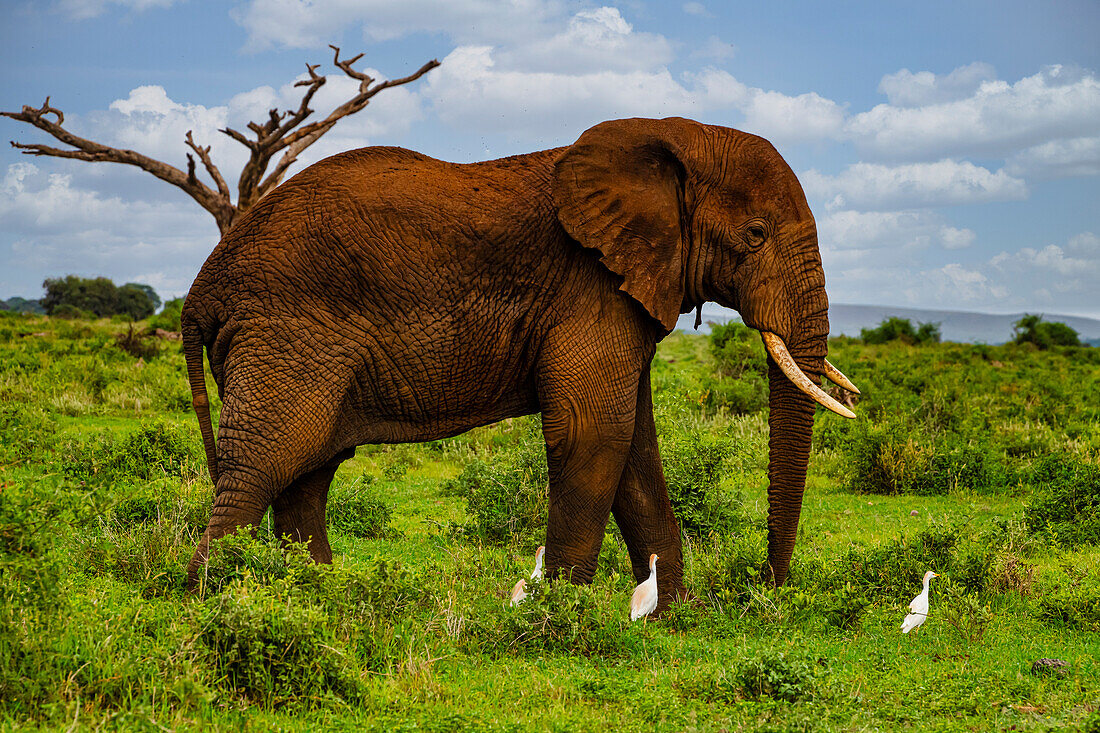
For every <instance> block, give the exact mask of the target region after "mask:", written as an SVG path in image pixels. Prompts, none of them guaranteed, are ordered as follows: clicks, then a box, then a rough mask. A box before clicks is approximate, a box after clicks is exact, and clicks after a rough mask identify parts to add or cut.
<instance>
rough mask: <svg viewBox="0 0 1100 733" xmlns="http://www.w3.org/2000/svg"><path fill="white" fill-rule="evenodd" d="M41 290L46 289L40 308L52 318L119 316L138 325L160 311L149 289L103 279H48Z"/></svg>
mask: <svg viewBox="0 0 1100 733" xmlns="http://www.w3.org/2000/svg"><path fill="white" fill-rule="evenodd" d="M42 287H43V288H45V289H46V294H45V296H43V297H42V307H43V308H45V309H46V314H47V315H51V316H70V317H72V316H80V315H84V314H91V315H93V316H96V317H99V318H102V317H104V316H119V315H121V316H127V317H128V318H131V319H133V320H135V321H138V320H141V319H143V318H148V317H149V316H151V315H153V314H154V313H156V311H157V308H159V307H160V296H158V295H157V291H155V290H153V288H152V287H151V286H149V285H142V284H140V283H126V284H125V285H115V284H114V283H113V282H111V279H110V278H106V277H95V278H87V277H78V276H76V275H66V276H65V277H59V278H52V277H51V278H46V280H45V281H44V282H43V283H42Z"/></svg>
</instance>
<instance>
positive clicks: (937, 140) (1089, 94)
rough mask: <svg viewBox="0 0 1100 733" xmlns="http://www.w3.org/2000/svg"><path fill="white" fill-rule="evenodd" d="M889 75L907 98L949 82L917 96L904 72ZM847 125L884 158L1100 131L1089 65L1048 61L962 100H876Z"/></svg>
mask: <svg viewBox="0 0 1100 733" xmlns="http://www.w3.org/2000/svg"><path fill="white" fill-rule="evenodd" d="M967 68H969V67H967ZM957 71H958V70H957ZM895 76H896V75H895ZM916 76H919V75H915V76H914V75H910V77H913V78H915V77H916ZM963 76H965V75H963ZM971 76H973V75H971ZM887 78H888V79H890V81H889V82H887V83H886V87H887V90H888V91H889V93H891V94H892V95H893V96H895V97H900V98H903V99H904V100H905V101H906V103H910V102H914V101H919V100H930V99H934V98H935V97H936V96H937V94H947V93H948V91H949V90H947V87H948V86H950V85H947V84H946V82H945V83H944V84H937V83H932V84H931V86H930V91H929V93H928V94H924V95H922V94H920V93H918V92H917V89H918V88H919V85H917V84H914V83H911V82H912V79H911V78H909V77H905V78H894V77H887ZM884 81H885V80H884ZM958 88H961V87H960V86H958V85H956V88H955V91H957V90H958ZM948 96H950V95H948ZM846 129H847V132H848V134H849V135H850V136H851V138H852V139H853V141H854V142H855V143H856V145H857V147H858V148H859V149H860V150H861V151H863V152H864V153H865V154H871V155H876V156H882V157H884V158H891V159H910V160H918V159H929V158H941V157H945V156H957V155H967V156H994V157H1003V156H1007V155H1010V154H1012V153H1014V152H1016V151H1018V150H1020V149H1023V148H1030V147H1034V146H1037V145H1042V144H1043V143H1046V142H1050V141H1051V140H1056V139H1062V138H1077V137H1092V136H1095V135H1097V134H1098V133H1100V80H1098V79H1097V78H1096V76H1095V75H1094V74H1092V73H1091V72H1085V71H1081V70H1078V69H1073V68H1069V67H1064V66H1050V67H1046V68H1044V69H1043V70H1042V71H1041V72H1039V73H1038V74H1035V75H1033V76H1029V77H1025V78H1023V79H1021V80H1019V81H1018V82H1016V83H1015V84H1008V83H1007V82H1004V81H988V80H987V81H982V82H981V83H980V84H979V85H978V88H977V90H976V91H975V92H974V93H973V94H972V95H971V96H969V97H966V98H964V99H955V100H953V101H945V102H934V103H932V102H930V103H927V104H924V105H923V106H919V107H907V106H904V107H903V106H895V105H889V104H880V105H878V106H876V107H874V108H873V109H871V110H869V111H867V112H863V113H860V114H857V115H855V116H854V117H852V118H851V119H850V120H849V121H848V123H847V125H846Z"/></svg>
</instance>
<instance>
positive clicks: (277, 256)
mask: <svg viewBox="0 0 1100 733" xmlns="http://www.w3.org/2000/svg"><path fill="white" fill-rule="evenodd" d="M556 152H557V151H542V152H541V153H532V154H528V155H523V156H514V157H511V158H505V159H501V160H497V161H487V162H484V163H474V164H458V163H448V162H445V161H440V160H437V159H434V158H431V157H429V156H427V155H423V154H421V153H416V152H414V151H411V150H406V149H403V148H396V147H370V148H361V149H358V150H351V151H347V152H344V153H340V154H338V155H334V156H332V157H330V158H326V159H324V160H322V161H319V162H318V163H315V164H314V165H312V166H309V167H308V168H306V169H305V170H303V171H301V172H300V173H298V174H297V175H295V176H294V177H293V178H291V179H289V180H288V181H286V182H285V183H283V184H282V185H281V186H279V187H278V188H276V189H274V190H273V191H271V192H270V193H269V194H267V195H266V196H264V197H263V198H262V199H261V200H260V201H259V202H257V203H256V205H254V206H253V207H252V208H251V209H250V210H249V211H248V212H247V213H246V214H245V215H244V216H243V217H241V219H240V221H238V222H237V223H236V224H235V225H234V227H233V228H232V229H231V230H230V231H229V232H228V233H227V234H226V235H225V237H224V238H223V239H222V241H221V243H220V244H219V245H218V247H217V248H216V249H215V251H214V252H213V253H212V254H211V256H210V258H209V259H208V260H207V262H206V264H205V265H204V266H203V271H202V272H200V275H199V280H202V281H204V282H206V283H207V292H212V293H214V292H216V293H217V298H218V300H219V301H220V302H221V303H222V304H224V306H225V308H223V309H222V310H227V311H235V312H238V314H243V313H241V312H243V311H249V312H251V311H257V312H263V313H264V314H265V315H266V316H271V315H274V314H275V312H277V311H279V310H280V309H283V308H285V307H287V304H291V305H290V306H289V307H291V308H293V307H297V305H299V304H301V303H302V302H305V301H308V302H310V303H311V309H312V310H313V311H315V312H320V311H321V310H324V311H327V312H328V313H330V314H333V315H334V316H336V317H340V316H345V315H347V314H349V313H352V312H355V313H363V312H364V311H368V312H372V313H373V314H375V315H376V316H377V317H378V318H379V319H387V318H391V317H397V316H399V314H398V313H396V312H392V313H391V312H390V311H396V310H397V309H401V308H405V309H408V308H413V307H416V308H419V309H420V310H421V312H444V311H448V310H453V309H454V308H455V306H456V304H461V303H463V302H466V301H468V300H470V298H471V297H473V296H474V295H477V294H485V295H489V294H492V292H493V291H495V290H497V289H500V288H501V287H505V288H515V287H516V282H515V281H516V279H517V277H518V278H521V279H522V277H523V276H522V275H517V274H516V273H525V272H532V273H538V272H540V271H542V270H543V269H544V268H542V267H541V266H540V265H539V261H540V260H541V259H543V258H545V257H546V256H547V254H548V251H547V249H548V246H549V245H548V244H547V242H543V241H540V238H543V239H546V238H548V237H549V238H553V236H554V235H555V233H556V230H555V229H554V227H553V226H551V224H550V223H556V219H555V218H554V215H553V213H552V211H551V208H552V201H551V197H550V192H549V185H548V182H549V175H550V172H551V170H552V164H553V160H554V158H555V157H556ZM551 248H552V247H551ZM556 259H559V260H560V253H558V254H557V255H556ZM199 280H197V281H196V283H198V282H199ZM503 280H506V281H507V282H502V281H503ZM525 286H526V285H525ZM535 290H536V291H541V290H542V288H536V289H535Z"/></svg>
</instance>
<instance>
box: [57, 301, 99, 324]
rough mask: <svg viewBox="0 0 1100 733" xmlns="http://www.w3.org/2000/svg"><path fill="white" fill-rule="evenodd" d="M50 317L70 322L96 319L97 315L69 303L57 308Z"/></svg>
mask: <svg viewBox="0 0 1100 733" xmlns="http://www.w3.org/2000/svg"><path fill="white" fill-rule="evenodd" d="M50 315H51V316H53V317H54V318H64V319H65V320H68V321H76V320H80V321H88V320H91V319H93V318H95V317H96V316H95V313H92V312H91V311H86V310H84V309H83V308H77V307H76V306H75V305H70V304H69V303H63V304H61V305H59V306H57V307H56V308H54V309H53V312H52V313H50Z"/></svg>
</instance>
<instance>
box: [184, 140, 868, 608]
mask: <svg viewBox="0 0 1100 733" xmlns="http://www.w3.org/2000/svg"><path fill="white" fill-rule="evenodd" d="M705 301H716V302H718V303H721V304H722V305H725V306H729V307H731V308H735V309H737V310H738V311H740V313H741V316H742V317H743V319H744V321H745V323H746V324H748V325H749V326H751V327H753V328H755V329H758V330H760V331H761V332H762V334H763V336H764V338H765V342H766V345H767V347H768V351H769V353H770V358H769V379H770V388H771V397H770V417H769V424H770V428H771V438H770V444H769V445H770V464H769V471H768V473H769V480H770V487H769V489H768V500H769V503H770V511H769V518H768V526H769V539H768V559H769V564H770V571H771V573H772V577H773V579H774V581H775V582H776V583H782V582H783V581H784V580H785V578H786V577H787V570H788V564H789V562H790V558H791V553H792V551H793V547H794V542H795V532H796V529H797V526H798V517H799V512H800V510H801V504H802V492H803V489H804V486H805V478H806V466H807V460H808V455H809V450H810V436H811V432H812V427H813V418H814V401H813V399H811V397H813V398H814V399H816V400H817V401H818V402H821V403H822V404H826V405H827V406H829V407H830V408H831V409H834V410H835V411H838V412H842V413H847V414H848V415H849V416H851V413H848V412H847V410H846V409H845V408H843V407H842V406H840V405H838V404H836V403H835V401H832V400H831V398H830V397H829V396H828V395H826V394H825V393H824V392H823V391H822V390H821V389H820V388H819V387H818V386H817V384H816V380H817V378H818V377H819V376H820V375H821V374H822V373H823V372H825V373H828V374H832V375H833V378H834V379H835V380H843V379H844V378H843V375H840V374H839V373H838V372H835V370H834V371H832V372H830V371H828V370H830V369H831V365H829V364H828V362H826V361H825V355H826V350H827V336H828V333H829V322H828V299H827V297H826V294H825V276H824V273H823V272H822V269H821V260H820V256H819V253H818V243H817V229H816V225H815V223H814V217H813V215H812V214H811V213H810V208H809V206H808V205H807V203H806V197H805V195H804V194H803V192H802V187H801V186H800V185H799V183H798V180H797V179H796V178H795V175H794V173H793V172H792V170H791V169H790V167H789V166H788V165H787V163H786V162H785V161H784V160H783V158H782V157H781V156H780V155H779V153H778V152H777V151H776V150H775V148H774V147H772V146H771V144H769V143H768V142H767V141H766V140H764V139H762V138H760V137H756V136H754V135H750V134H747V133H744V132H740V131H737V130H732V129H729V128H724V127H716V126H712V125H704V124H700V123H697V122H693V121H690V120H685V119H680V118H671V119H664V120H652V119H626V120H615V121H610V122H605V123H602V124H599V125H596V126H595V127H593V128H591V129H589V130H588V131H586V132H585V133H584V134H583V135H582V136H581V137H580V139H579V140H578V141H577V142H576V143H575V144H573V145H571V146H569V147H565V148H557V149H554V150H544V151H541V152H537V153H531V154H528V155H518V156H514V157H509V158H502V159H500V160H492V161H487V162H482V163H472V164H466V165H458V164H452V163H445V162H441V161H438V160H434V159H432V158H429V157H427V156H425V155H420V154H418V153H415V152H411V151H409V150H404V149H401V148H393V147H374V148H363V149H360V150H352V151H349V152H346V153H341V154H339V155H335V156H333V157H331V158H327V159H326V160H323V161H321V162H319V163H317V164H315V165H313V166H310V167H309V168H307V169H306V170H304V171H302V172H301V173H299V174H298V175H296V176H295V177H293V178H292V179H290V180H289V181H287V182H286V183H284V184H283V185H281V186H279V187H278V188H277V189H275V190H274V191H272V192H271V193H270V194H268V195H267V196H266V197H265V198H264V199H263V200H261V201H260V202H258V203H257V204H256V205H255V206H254V207H253V208H252V209H251V210H250V211H248V212H247V214H246V215H245V216H244V217H243V218H242V219H241V220H240V221H239V222H238V223H237V224H236V225H235V226H234V227H233V228H232V229H231V230H230V231H229V232H228V233H227V234H226V235H225V236H224V237H223V239H222V240H221V242H220V243H219V244H218V246H217V248H216V249H215V250H214V251H213V253H212V254H211V255H210V257H209V258H208V259H207V260H206V263H205V264H204V265H203V267H202V270H201V271H200V272H199V274H198V277H197V278H196V279H195V282H194V284H193V285H192V287H191V290H190V292H189V293H188V295H187V300H186V303H185V305H184V308H183V315H182V323H183V340H184V351H185V355H186V359H187V369H188V375H189V380H190V385H191V391H192V394H193V399H194V404H195V409H196V413H197V414H198V418H199V424H200V428H201V430H202V436H203V442H204V445H205V448H206V454H207V458H208V462H209V467H210V472H211V476H212V478H213V479H214V482H215V485H216V492H215V499H214V508H213V513H212V516H211V518H210V523H209V525H208V527H207V529H206V532H205V534H204V536H203V538H202V540H201V541H200V543H199V546H198V548H197V549H196V551H195V555H194V558H193V559H192V561H191V564H190V566H189V573H190V575H191V577H192V579H194V578H195V577H196V576H195V574H196V572H197V569H198V568H199V566H200V564H201V563H202V562H203V561H204V560H205V558H206V554H207V549H208V542H209V541H210V540H212V539H215V538H218V537H221V536H223V535H225V534H227V533H229V532H232V531H234V530H235V529H236V528H238V527H241V526H244V525H247V524H253V525H256V524H258V523H259V522H260V519H261V517H262V515H263V513H264V512H265V510H266V509H267V507H268V506H272V507H273V513H274V522H275V528H276V531H277V532H278V533H280V535H282V536H289V537H290V538H294V539H298V540H308V542H309V548H310V552H311V554H312V556H313V558H314V559H315V560H317V561H320V562H328V561H330V560H331V557H332V554H331V550H330V548H329V544H328V538H327V534H326V529H325V501H326V497H327V494H328V487H329V483H330V482H331V480H332V477H333V473H334V472H335V471H336V468H337V466H338V465H339V464H340V462H341V461H343V460H345V459H346V458H348V457H350V456H351V455H352V454H353V452H354V449H355V447H356V446H358V445H363V444H368V443H401V442H415V441H426V440H434V439H438V438H443V437H446V436H451V435H456V434H458V433H461V432H463V431H466V430H469V429H470V428H473V427H476V426H479V425H485V424H488V423H492V422H495V421H498V420H501V419H503V418H507V417H512V416H519V415H528V414H533V413H536V412H541V413H542V425H543V433H544V437H545V441H546V451H547V458H548V463H549V476H550V514H549V525H548V528H547V534H546V568H547V573H548V574H549V575H551V576H553V575H554V574H556V573H557V572H559V571H562V570H571V572H572V578H573V580H574V581H575V582H588V581H589V580H591V578H592V576H593V573H594V572H595V570H596V560H597V555H598V553H599V549H600V543H601V541H602V538H603V535H604V529H605V527H606V524H607V521H608V517H609V515H610V514H612V513H613V514H614V516H615V519H616V521H617V523H618V525H619V527H620V528H621V530H622V534H623V537H624V539H625V541H626V543H627V546H628V548H629V551H630V557H631V562H632V564H633V570H634V575H635V577H636V578H638V579H639V581H641V580H642V579H644V578H645V577H647V575H648V566H647V560H648V558H649V556H650V554H653V553H656V554H658V555H659V556H660V558H661V573H660V574H659V578H660V594H661V599H662V604H661V608H663V607H664V606H665V605H666V604H667V602H668V601H669V600H671V599H672V598H674V597H675V596H676V595H677V594H679V593H682V590H683V585H682V577H683V565H682V555H681V541H680V532H679V528H678V526H677V523H676V519H675V517H674V516H673V512H672V508H671V506H670V504H669V499H668V494H667V491H666V488H665V481H664V477H663V474H662V470H661V461H660V457H659V455H658V449H657V437H656V432H655V429H654V423H653V407H652V398H651V393H650V375H649V374H650V361H651V360H652V358H653V355H654V351H655V349H656V344H657V342H658V341H660V340H661V339H662V338H663V337H664V336H665V335H667V334H668V333H669V332H670V331H671V330H672V329H673V328H674V324H675V323H676V319H677V317H678V315H679V314H680V313H686V312H690V311H691V310H692V309H693V308H696V307H697V306H700V305H701V304H702V303H703V302H705ZM204 347H205V349H206V352H207V355H208V358H209V361H210V367H211V371H212V372H213V375H214V379H215V381H216V383H217V386H218V389H219V392H220V394H221V396H222V401H223V403H222V412H221V420H220V424H219V426H218V442H217V448H216V450H215V443H214V436H213V432H212V429H211V423H210V414H209V406H208V400H207V395H206V388H205V382H204V379H203V367H202V358H203V349H204ZM807 375H809V376H807ZM845 381H846V380H845ZM849 384H850V383H849Z"/></svg>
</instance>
